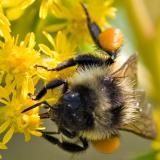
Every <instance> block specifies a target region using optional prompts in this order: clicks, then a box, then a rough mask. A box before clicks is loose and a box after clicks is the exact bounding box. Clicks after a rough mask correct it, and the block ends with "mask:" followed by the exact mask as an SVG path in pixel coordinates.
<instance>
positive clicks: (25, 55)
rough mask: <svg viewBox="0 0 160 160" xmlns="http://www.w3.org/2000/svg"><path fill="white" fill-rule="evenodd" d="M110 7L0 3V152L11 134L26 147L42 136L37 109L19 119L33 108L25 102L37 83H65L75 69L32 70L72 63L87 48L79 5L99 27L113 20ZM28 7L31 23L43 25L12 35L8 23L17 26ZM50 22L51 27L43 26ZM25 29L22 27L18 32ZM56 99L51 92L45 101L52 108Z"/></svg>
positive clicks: (52, 0) (107, 3)
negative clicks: (40, 36) (20, 138)
mask: <svg viewBox="0 0 160 160" xmlns="http://www.w3.org/2000/svg"><path fill="white" fill-rule="evenodd" d="M112 2H113V1H112V0H92V1H91V0H84V1H83V0H82V1H80V0H42V1H38V0H37V1H36V0H16V1H11V0H7V1H6V0H2V1H0V135H1V134H3V137H2V136H1V137H2V138H1V139H0V149H7V143H8V142H9V140H10V139H11V138H12V136H13V134H14V133H22V134H24V136H25V140H26V141H28V140H30V138H31V135H35V136H41V131H42V130H43V129H44V127H42V120H41V119H40V117H39V108H38V107H37V108H35V109H33V110H31V111H28V112H25V113H22V111H23V110H24V109H26V108H28V107H29V106H32V105H34V104H35V103H37V102H35V101H33V100H31V99H30V98H29V97H28V93H32V94H34V92H35V86H36V84H37V83H38V82H39V80H43V81H44V83H47V82H48V81H50V80H51V79H54V78H58V77H63V78H66V77H68V76H70V75H71V74H73V72H74V71H75V69H76V68H75V67H71V68H69V69H66V70H64V71H60V72H54V73H53V72H47V71H45V70H44V69H43V68H37V69H36V68H35V67H34V66H35V65H36V64H38V65H43V66H46V67H49V68H53V67H55V66H56V65H57V64H58V63H60V62H62V61H64V60H66V59H68V58H71V57H74V56H75V54H76V52H77V51H78V49H79V48H80V45H81V42H83V43H87V42H90V36H89V34H88V33H89V32H88V29H87V25H86V15H85V13H84V10H83V8H82V6H81V3H85V4H86V5H87V8H88V11H89V14H90V15H91V18H92V19H93V21H95V22H96V23H97V24H98V25H99V26H100V27H104V26H105V25H106V24H107V22H106V17H110V18H113V17H114V16H115V11H116V9H115V8H113V7H112V6H111V4H112ZM36 5H37V7H35V6H36ZM32 7H35V8H36V9H35V12H38V14H39V17H40V18H39V19H36V20H35V21H36V23H37V21H39V22H40V24H46V25H44V26H43V25H39V26H38V27H37V28H38V29H37V28H36V27H34V29H33V28H32V27H31V28H30V32H29V33H23V31H24V30H23V29H22V30H21V29H20V30H19V32H18V34H17V33H16V32H14V29H15V28H14V23H13V21H14V20H16V24H18V23H19V24H18V26H20V24H21V20H22V19H21V17H23V16H24V15H25V13H26V12H27V11H28V10H29V9H30V8H32ZM37 8H38V9H37ZM50 19H52V21H54V23H52V24H47V23H44V22H45V21H46V22H48V21H49V20H50ZM42 21H43V23H41V22H42ZM26 23H27V22H26ZM28 23H30V22H28ZM32 23H34V22H32ZM37 24H38V23H37ZM26 26H27V27H28V26H29V25H26ZM26 26H24V25H22V26H21V27H19V28H25V27H26ZM27 30H28V28H27ZM39 31H43V39H38V42H40V43H38V44H37V43H36V38H37V37H38V36H37V34H39ZM48 32H50V34H49V33H48ZM15 33H16V34H15ZM40 34H41V33H40ZM22 35H25V36H22ZM52 35H53V36H52ZM47 40H48V41H47ZM59 95H60V91H59V89H55V91H51V92H49V93H48V94H47V95H46V96H45V97H44V98H45V100H47V101H48V102H49V103H53V102H55V101H56V100H57V99H58V97H59ZM42 100H43V98H42Z"/></svg>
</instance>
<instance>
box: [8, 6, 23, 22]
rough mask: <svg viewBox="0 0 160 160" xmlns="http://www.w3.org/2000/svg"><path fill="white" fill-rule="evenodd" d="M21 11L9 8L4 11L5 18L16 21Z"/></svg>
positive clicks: (16, 8)
mask: <svg viewBox="0 0 160 160" xmlns="http://www.w3.org/2000/svg"><path fill="white" fill-rule="evenodd" d="M23 12H24V11H23V10H22V9H21V8H19V7H15V8H11V9H8V10H7V11H6V14H7V17H8V19H10V20H15V19H18V18H19V17H20V16H21V15H22V14H23Z"/></svg>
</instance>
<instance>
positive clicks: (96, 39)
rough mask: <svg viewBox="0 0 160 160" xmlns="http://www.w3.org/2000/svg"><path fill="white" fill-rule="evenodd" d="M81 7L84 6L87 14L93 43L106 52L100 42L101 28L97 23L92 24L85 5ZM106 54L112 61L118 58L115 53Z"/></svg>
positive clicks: (108, 52)
mask: <svg viewBox="0 0 160 160" xmlns="http://www.w3.org/2000/svg"><path fill="white" fill-rule="evenodd" d="M81 5H82V7H83V10H84V12H85V14H86V19H87V26H88V30H89V32H90V35H91V37H92V39H93V41H94V42H95V44H96V45H97V47H99V48H100V49H102V50H104V49H103V48H102V46H101V44H100V42H99V35H100V33H101V29H100V28H99V26H98V25H97V24H96V23H95V22H92V20H91V18H90V16H89V13H88V10H87V8H86V6H85V5H84V4H83V3H81ZM106 52H107V54H108V55H109V56H110V57H111V58H112V59H115V58H116V55H117V54H115V52H112V51H106ZM116 52H118V50H117V51H116Z"/></svg>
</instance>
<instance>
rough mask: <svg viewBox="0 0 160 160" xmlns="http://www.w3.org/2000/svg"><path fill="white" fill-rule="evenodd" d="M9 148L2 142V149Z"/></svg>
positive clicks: (0, 143)
mask: <svg viewBox="0 0 160 160" xmlns="http://www.w3.org/2000/svg"><path fill="white" fill-rule="evenodd" d="M7 148H8V147H7V146H6V145H5V144H3V143H2V142H0V149H7Z"/></svg>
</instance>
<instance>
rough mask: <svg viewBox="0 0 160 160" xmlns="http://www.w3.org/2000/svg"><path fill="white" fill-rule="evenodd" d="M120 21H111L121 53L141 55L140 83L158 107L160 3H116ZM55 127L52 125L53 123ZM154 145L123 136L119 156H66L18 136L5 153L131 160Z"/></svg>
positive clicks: (21, 159) (43, 158) (20, 158)
mask: <svg viewBox="0 0 160 160" xmlns="http://www.w3.org/2000/svg"><path fill="white" fill-rule="evenodd" d="M115 6H116V8H117V9H118V12H117V18H116V19H115V20H113V21H111V24H112V25H113V26H116V27H119V28H120V29H121V30H122V32H123V33H124V35H125V44H124V46H123V48H122V51H121V54H122V55H126V56H129V55H130V54H133V53H135V52H137V53H138V54H139V62H140V63H141V65H140V67H139V70H140V76H139V81H140V84H143V87H145V90H146V92H147V93H148V95H149V97H150V99H151V100H152V102H153V103H154V105H155V107H160V96H159V90H160V0H122V1H118V0H115ZM50 125H52V123H51V124H50ZM150 143H151V142H150V141H148V140H145V139H142V138H139V137H138V136H135V135H133V134H130V133H124V132H123V133H121V146H120V148H119V150H118V151H117V152H116V153H113V154H109V155H107V154H101V153H97V152H96V151H95V150H94V149H93V148H92V147H90V149H88V150H87V151H86V152H84V153H82V154H78V155H75V156H73V155H71V154H69V153H66V152H64V151H62V150H60V149H59V148H57V147H56V146H54V145H52V144H50V143H48V142H47V141H45V140H44V139H42V138H33V139H32V140H31V141H30V142H29V143H25V142H24V139H23V136H21V135H15V136H14V138H13V139H12V140H11V142H10V143H9V145H8V147H9V149H8V150H7V151H4V152H3V153H2V155H3V157H4V158H3V159H4V160H28V159H29V160H35V159H38V160H54V159H55V160H56V159H62V160H66V159H72V158H73V159H80V160H82V159H83V160H89V159H91V160H107V159H110V160H130V159H134V158H135V157H137V156H138V155H143V154H144V153H147V152H148V151H150V150H151V144H150Z"/></svg>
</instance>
